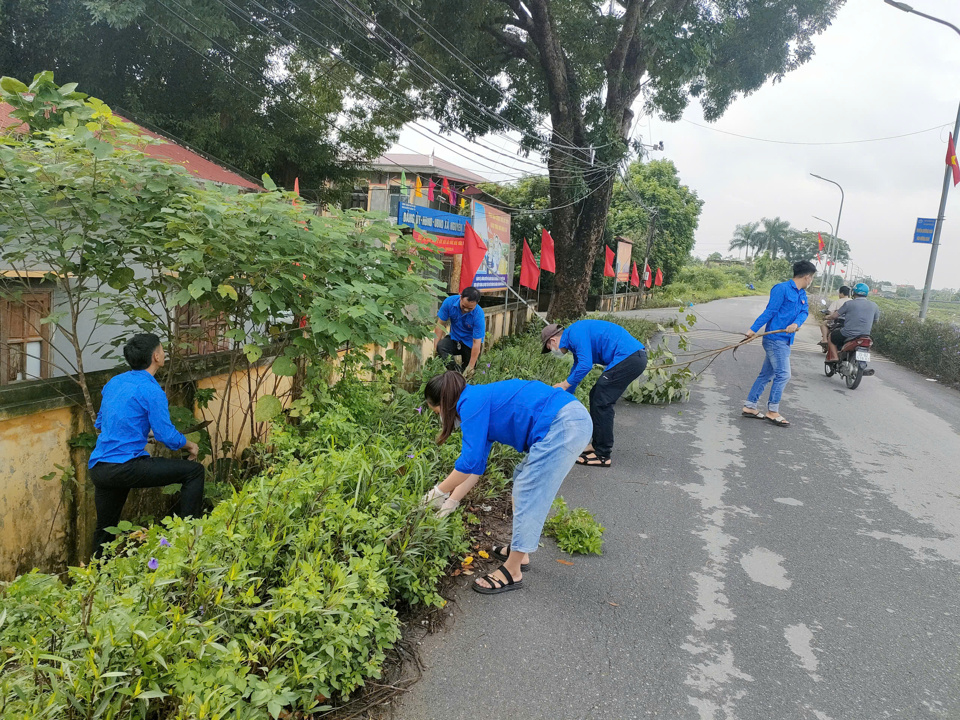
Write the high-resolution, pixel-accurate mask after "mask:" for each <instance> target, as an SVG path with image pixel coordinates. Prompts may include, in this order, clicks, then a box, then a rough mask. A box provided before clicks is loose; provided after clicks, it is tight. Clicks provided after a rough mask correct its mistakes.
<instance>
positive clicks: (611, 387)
mask: <svg viewBox="0 0 960 720" xmlns="http://www.w3.org/2000/svg"><path fill="white" fill-rule="evenodd" d="M540 339H541V341H542V342H543V352H544V353H548V352H549V353H553V354H554V355H555V356H557V357H563V356H564V354H566V353H568V352H569V353H572V354H573V370H571V371H570V375H569V377H567V379H566V380H564V381H562V382H559V383H557V384H556V385H555V386H554V387H558V388H562V389H564V390H567V391H568V392H573V391H574V390H575V389H576V387H577V385H579V384H580V382H581V381H582V380H583V379H584V378H585V377H586V376H587V373H589V372H590V370H592V369H593V366H594V365H603V366H604V371H603V374H602V375H601V376H600V378H599V379H598V380H597V382H596V384H595V385H594V386H593V388H591V390H590V417H591V418H592V420H593V441H592V442H591V443H590V445H589V447H587V449H586V450H585V451H584V452H583V454H582V455H581V456H580V459H579V460H577V464H578V465H590V466H592V467H610V464H611V461H610V453H611V452H612V451H613V418H614V409H613V406H614V405H615V404H616V402H617V400H619V399H620V396H621V395H623V391H624V390H626V389H627V386H628V385H629V384H630V383H632V382H633V381H634V380H636V379H637V378H638V377H640V376H641V375H643V371H644V370H646V369H647V350H646V348H644V347H643V343H641V342H640V341H639V340H637V339H636V338H635V337H634V336H633V335H631V334H630V333H629V332H627V331H626V330H624V329H623V328H622V327H620V326H619V325H617V324H616V323H612V322H606V321H605V320H580V321H578V322H575V323H573V324H572V325H571V326H570V327H568V328H567V329H566V330H564V329H563V328H562V327H561V326H560V325H556V324H551V325H547V326H546V327H545V328H544V329H543V332H542V333H541V334H540Z"/></svg>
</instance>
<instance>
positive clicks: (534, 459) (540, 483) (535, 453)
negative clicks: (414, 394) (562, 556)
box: [424, 371, 593, 595]
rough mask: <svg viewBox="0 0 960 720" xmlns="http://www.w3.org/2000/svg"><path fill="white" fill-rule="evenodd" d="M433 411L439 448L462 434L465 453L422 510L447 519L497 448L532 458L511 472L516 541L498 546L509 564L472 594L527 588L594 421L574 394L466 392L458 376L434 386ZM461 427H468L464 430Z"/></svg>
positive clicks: (513, 383)
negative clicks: (553, 509) (526, 572)
mask: <svg viewBox="0 0 960 720" xmlns="http://www.w3.org/2000/svg"><path fill="white" fill-rule="evenodd" d="M424 396H425V399H426V402H427V406H428V407H429V408H430V409H431V410H433V411H434V412H435V413H437V414H438V415H439V416H440V425H441V428H440V434H439V435H437V444H438V445H439V444H441V443H443V442H445V441H446V440H447V438H449V437H450V434H451V433H452V432H453V431H454V430H455V429H456V428H457V427H460V428H461V431H462V433H463V449H462V450H461V452H460V457H459V458H457V462H456V463H455V464H454V468H453V471H452V472H451V473H450V474H449V475H448V476H447V478H446V479H445V480H444V481H443V482H441V483H439V484H438V485H436V486H435V487H434V488H433V489H431V490H430V492H428V493H427V494H426V495H425V496H424V502H425V503H427V504H431V505H434V506H438V505H439V506H440V512H441V513H443V514H449V513H450V512H453V510H455V509H456V507H457V506H458V505H459V504H460V500H462V499H463V498H464V496H466V494H467V493H468V492H469V491H470V489H471V488H473V486H474V485H476V483H477V480H478V479H479V477H480V476H481V475H482V474H483V473H484V471H485V470H486V468H487V457H488V456H489V455H490V448H491V447H492V446H493V443H495V442H498V443H502V444H504V445H510V446H511V447H513V448H515V449H516V450H518V451H520V452H525V453H527V456H526V457H525V458H524V459H523V461H522V462H521V463H520V464H519V465H517V467H516V469H515V470H514V472H513V537H512V538H511V540H510V545H509V546H506V545H504V546H497V545H494V546H493V554H494V555H496V556H497V557H498V558H500V559H501V560H503V564H502V565H501V566H500V567H499V568H498V569H497V570H495V571H494V572H492V573H490V574H489V575H484V576H483V577H481V578H479V579H477V580H476V581H475V582H474V584H473V589H474V590H476V591H477V592H478V593H483V594H485V595H495V594H498V593H502V592H507V591H508V590H517V589H519V588H520V587H522V586H523V572H522V571H523V568H525V567H527V564H528V563H529V562H530V553H532V552H534V551H535V550H536V549H537V547H538V545H539V543H540V533H541V531H542V530H543V524H544V522H545V521H546V519H547V514H548V513H549V512H550V506H551V504H552V503H553V499H554V497H556V495H557V491H558V490H559V489H560V485H561V483H563V479H564V478H565V477H566V476H567V473H569V472H570V469H571V468H572V467H573V465H574V463H575V462H576V460H577V458H578V457H579V455H580V453H581V452H582V451H583V449H584V448H585V447H586V446H587V443H588V442H589V441H590V437H591V435H592V433H593V422H592V421H591V420H590V413H588V412H587V409H586V408H585V407H584V406H583V405H581V404H580V403H579V402H578V401H577V399H576V398H575V397H574V396H573V395H571V394H570V393H568V392H565V391H564V390H561V389H559V388H553V387H550V386H549V385H547V384H545V383H542V382H539V381H537V380H503V381H502V382H495V383H489V384H487V385H467V382H466V380H464V378H463V376H462V375H461V374H460V373H458V372H453V371H448V372H445V373H443V374H442V375H437V376H435V377H433V378H431V379H430V381H429V382H428V383H427V386H426V389H425V391H424ZM461 423H462V425H461Z"/></svg>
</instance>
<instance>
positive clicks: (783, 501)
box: [773, 497, 803, 507]
mask: <svg viewBox="0 0 960 720" xmlns="http://www.w3.org/2000/svg"><path fill="white" fill-rule="evenodd" d="M773 501H774V502H778V503H780V504H781V505H795V506H797V507H799V506H801V505H803V503H802V502H800V501H799V500H797V499H796V498H791V497H783V498H774V499H773Z"/></svg>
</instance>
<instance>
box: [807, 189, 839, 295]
mask: <svg viewBox="0 0 960 720" xmlns="http://www.w3.org/2000/svg"><path fill="white" fill-rule="evenodd" d="M810 174H811V175H813V177H815V178H817V179H818V180H824V181H826V182H828V183H833V184H834V185H836V186H837V187H838V188H840V212H838V213H837V226H836V228H834V231H833V242H832V243H831V244H830V247H829V248H828V249H827V252H828V253H829V254H830V259H831V260H832V261H833V267H836V266H837V261H836V259H835V258H834V256H835V255H836V253H837V250H839V249H840V217H841V216H842V215H843V198H844V195H843V188H842V187H840V183H838V182H837V181H836V180H830V179H828V178H825V177H821V176H820V175H817V174H815V173H810ZM829 267H830V266H829V265H828V266H827V269H828V270H829ZM827 275H832V273H827ZM832 289H833V281H832V279H831V282H830V288H829V290H832Z"/></svg>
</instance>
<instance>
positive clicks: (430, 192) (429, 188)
mask: <svg viewBox="0 0 960 720" xmlns="http://www.w3.org/2000/svg"><path fill="white" fill-rule="evenodd" d="M436 187H437V184H436V183H435V182H434V181H433V178H430V184H429V185H427V200H429V201H430V202H433V190H434V188H436Z"/></svg>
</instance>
